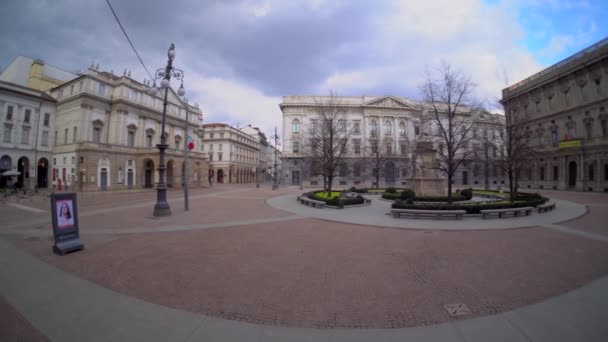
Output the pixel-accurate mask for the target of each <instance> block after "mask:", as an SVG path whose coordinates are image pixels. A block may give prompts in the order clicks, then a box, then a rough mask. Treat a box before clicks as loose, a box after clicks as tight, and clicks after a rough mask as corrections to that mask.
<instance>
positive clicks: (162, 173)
mask: <svg viewBox="0 0 608 342" xmlns="http://www.w3.org/2000/svg"><path fill="white" fill-rule="evenodd" d="M173 59H175V45H174V44H173V43H171V45H170V46H169V51H167V66H166V67H164V68H160V69H158V70H156V73H155V75H154V76H155V78H154V84H153V85H152V88H151V89H150V93H151V94H152V95H155V94H156V91H157V88H156V81H157V80H161V81H160V87H161V88H163V89H164V90H165V98H164V101H163V115H162V121H161V133H160V144H158V145H156V146H158V151H159V162H158V175H159V178H160V179H159V181H158V185H157V186H156V204H155V205H154V216H171V207H169V203H167V180H166V170H167V166H166V165H165V150H166V149H167V147H169V145H167V137H166V136H165V121H166V117H167V95H168V94H169V87H170V85H171V83H170V81H171V77H173V78H175V79H177V80H179V81H181V85H180V87H179V90H178V91H177V95H178V96H184V94H185V93H186V91H185V89H184V72H183V71H182V70H180V69H177V68H175V67H173Z"/></svg>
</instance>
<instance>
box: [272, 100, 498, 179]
mask: <svg viewBox="0 0 608 342" xmlns="http://www.w3.org/2000/svg"><path fill="white" fill-rule="evenodd" d="M328 101H334V103H333V104H332V105H336V106H338V107H340V108H341V110H342V112H343V113H344V114H343V115H342V117H341V118H340V120H341V121H344V123H343V125H344V127H345V130H346V129H347V130H348V131H349V134H350V137H349V143H348V147H347V154H346V157H345V160H344V161H345V162H344V165H343V166H341V167H340V168H339V171H338V172H337V175H336V176H337V177H336V178H335V180H336V185H337V186H339V187H351V186H356V187H371V186H374V185H376V184H375V179H376V177H375V175H374V174H373V173H374V172H373V171H372V169H373V166H371V165H370V164H373V161H371V162H370V160H372V159H373V153H374V151H375V150H376V149H381V150H382V154H383V155H384V157H383V159H384V161H383V163H382V167H381V169H380V170H379V173H380V176H379V184H378V186H381V187H385V186H399V187H402V186H407V185H408V179H409V178H410V177H411V176H412V174H413V160H412V151H413V150H414V146H415V144H416V141H417V139H418V138H419V136H420V135H421V134H423V133H424V134H428V135H429V136H431V137H432V140H433V141H435V143H434V147H435V148H436V149H439V148H441V146H440V145H441V143H440V140H439V139H438V137H437V133H438V130H437V127H436V125H434V124H433V122H432V120H431V121H430V120H428V119H425V117H428V116H427V109H426V108H425V106H424V104H423V103H421V102H418V101H413V100H411V99H407V98H402V97H394V96H360V97H337V98H333V99H331V98H330V97H323V96H318V97H317V96H315V97H313V96H285V97H283V102H282V103H281V104H280V105H279V106H280V108H281V111H282V112H283V166H282V168H283V171H282V172H281V177H282V183H283V184H290V185H299V184H300V183H301V184H302V185H303V186H313V187H314V186H321V185H322V178H321V177H320V176H317V177H311V176H310V175H309V172H307V169H308V168H309V165H307V161H306V158H304V157H305V155H304V154H305V152H304V148H305V146H306V144H307V143H308V142H307V137H306V135H307V132H309V130H310V129H311V127H313V126H315V125H316V124H317V121H318V119H319V112H320V106H323V105H324V104H326V103H327V102H328ZM462 115H465V116H466V115H471V116H473V115H474V117H472V118H473V120H474V123H475V126H476V128H475V129H473V132H477V131H478V130H479V138H477V137H473V139H472V140H471V146H467V148H471V149H473V148H480V147H481V146H474V145H479V144H480V143H479V142H480V141H481V140H482V137H483V132H487V134H486V136H487V135H488V134H489V135H494V136H496V137H497V136H498V135H499V134H500V133H499V132H500V131H502V129H503V128H504V118H503V117H502V116H501V115H498V114H490V113H486V112H483V113H462ZM340 124H342V123H340ZM346 127H347V128H346ZM475 134H477V133H475ZM476 139H478V140H479V142H477V143H476V142H475V141H476ZM496 140H498V138H496ZM480 165H485V164H484V162H483V158H482V156H481V155H478V158H477V159H475V160H474V159H471V160H470V161H469V160H467V161H465V162H464V163H463V164H462V166H461V168H460V169H459V170H458V172H457V175H456V177H455V178H454V184H455V185H463V186H476V185H477V186H481V185H483V184H491V185H493V186H494V187H499V186H501V185H502V184H504V183H505V177H504V174H503V173H501V172H500V171H499V170H496V172H495V173H492V171H494V168H492V167H489V169H490V171H489V172H485V173H484V172H483V169H482V168H481V167H480Z"/></svg>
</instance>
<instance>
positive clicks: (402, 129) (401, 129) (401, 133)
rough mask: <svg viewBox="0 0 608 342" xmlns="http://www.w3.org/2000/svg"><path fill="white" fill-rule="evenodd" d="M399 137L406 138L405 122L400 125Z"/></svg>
mask: <svg viewBox="0 0 608 342" xmlns="http://www.w3.org/2000/svg"><path fill="white" fill-rule="evenodd" d="M399 135H400V136H402V137H404V136H405V123H403V122H400V123H399Z"/></svg>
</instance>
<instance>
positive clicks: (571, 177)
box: [568, 161, 576, 188]
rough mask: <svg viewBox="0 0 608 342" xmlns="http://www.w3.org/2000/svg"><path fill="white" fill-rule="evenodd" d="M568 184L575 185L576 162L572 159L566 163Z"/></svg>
mask: <svg viewBox="0 0 608 342" xmlns="http://www.w3.org/2000/svg"><path fill="white" fill-rule="evenodd" d="M568 186H569V187H571V188H573V187H575V186H576V162H573V161H571V162H570V164H568Z"/></svg>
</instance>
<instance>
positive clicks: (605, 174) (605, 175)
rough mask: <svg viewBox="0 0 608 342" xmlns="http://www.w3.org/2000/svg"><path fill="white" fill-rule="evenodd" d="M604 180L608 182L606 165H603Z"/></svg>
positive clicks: (607, 166)
mask: <svg viewBox="0 0 608 342" xmlns="http://www.w3.org/2000/svg"><path fill="white" fill-rule="evenodd" d="M604 180H605V181H608V164H604Z"/></svg>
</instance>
